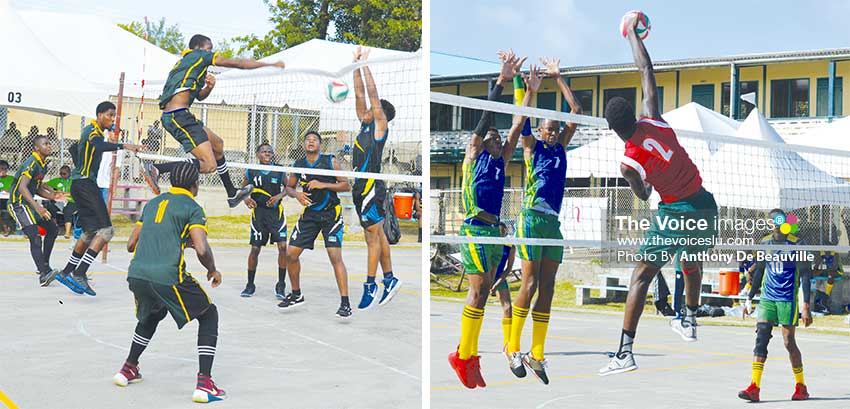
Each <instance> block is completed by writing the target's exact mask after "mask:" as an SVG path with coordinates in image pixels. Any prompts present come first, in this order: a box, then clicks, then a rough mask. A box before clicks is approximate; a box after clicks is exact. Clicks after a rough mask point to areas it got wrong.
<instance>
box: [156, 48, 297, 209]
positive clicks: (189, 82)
mask: <svg viewBox="0 0 850 409" xmlns="http://www.w3.org/2000/svg"><path fill="white" fill-rule="evenodd" d="M212 48H213V44H212V40H210V38H209V37H207V36H204V35H201V34H195V35H194V36H192V39H191V40H189V49H187V50H184V51H183V57H182V58H181V59H180V61H178V62H177V64H175V65H174V68H172V69H171V72H169V73H168V79H167V80H166V81H165V88H164V89H163V90H162V95H160V97H159V108H160V109H161V110H162V118H161V120H162V125H163V127H165V129H166V130H167V131H168V133H170V134H171V136H173V137H174V139H176V140H177V142H180V145H181V146H182V147H183V150H184V151H185V152H186V153H191V154H192V155H193V156H194V157H195V159H194V160H192V161H191V163H192V164H193V165H194V166H195V167H196V168H198V170H199V172H200V173H212V172H216V173H218V176H219V177H220V178H221V182H222V183H223V184H224V189H225V190H226V191H227V204H228V205H229V206H230V207H236V206H237V205H239V203H240V202H241V201H242V200H244V199H245V198H246V197H248V195H250V194H251V191H252V190H253V189H254V186H253V185H250V184H249V185H246V186H244V187H242V188H241V189H236V187H234V186H233V182H232V181H231V180H230V174H229V173H228V172H227V162H226V161H225V159H224V141H223V140H222V139H221V137H219V136H218V135H216V133H215V132H213V131H212V130H210V129H209V128H207V127H206V126H205V125H204V123H203V122H201V121H199V120H198V119H197V118H195V116H194V115H192V113H191V112H189V107H191V106H192V103H193V102H195V100H196V99H197V100H198V101H203V100H205V99H206V98H207V97H208V96H209V95H210V93H211V92H212V90H213V88H214V87H215V77H214V76H212V75H210V74H207V69H208V68H209V67H210V66H211V65H214V66H216V67H228V68H239V69H243V70H253V69H256V68H262V67H278V68H281V69H283V68H284V67H285V64H284V63H283V61H278V62H275V63H266V62H261V61H255V60H250V59H244V58H226V57H222V56H221V54H220V53H214V52H213V51H212ZM182 162H183V161H179V162H168V163H160V164H155V165H154V164H150V163H146V164H145V165H144V166H143V169H142V175H143V176H144V178H145V181H146V182H147V183H148V185H150V187H151V189H152V190H153V191H154V193H156V194H159V193H160V188H159V183H158V181H159V175H160V174H162V173H169V172H171V171H172V170H173V169H174V167H175V166H176V165H177V164H179V163H182Z"/></svg>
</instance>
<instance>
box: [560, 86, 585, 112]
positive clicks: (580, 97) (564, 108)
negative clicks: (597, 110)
mask: <svg viewBox="0 0 850 409" xmlns="http://www.w3.org/2000/svg"><path fill="white" fill-rule="evenodd" d="M573 95H575V96H576V99H578V103H579V104H581V112H582V115H591V114H592V113H593V90H592V89H583V90H581V91H573ZM561 112H572V110H571V109H570V105H569V104H567V99H566V98H561Z"/></svg>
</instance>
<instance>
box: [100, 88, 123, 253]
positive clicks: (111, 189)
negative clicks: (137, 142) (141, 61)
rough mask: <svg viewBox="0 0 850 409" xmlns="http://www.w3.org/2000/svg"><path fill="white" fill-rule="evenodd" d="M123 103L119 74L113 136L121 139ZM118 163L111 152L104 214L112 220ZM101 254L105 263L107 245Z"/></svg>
mask: <svg viewBox="0 0 850 409" xmlns="http://www.w3.org/2000/svg"><path fill="white" fill-rule="evenodd" d="M123 102H124V72H123V71H122V72H121V77H120V78H119V79H118V103H117V104H116V105H117V107H116V109H115V130H114V131H113V133H114V134H117V135H118V137H119V138H120V137H121V105H122V104H123ZM117 161H118V152H117V151H113V152H112V164H111V166H109V173H110V180H109V192H108V193H107V200H106V213H107V214H108V215H109V217H110V218H112V196H113V194H114V193H115V185H116V184H117V182H118V173H116V172H115V163H116V162H117ZM100 254H101V262H103V263H106V255H107V254H109V243H106V245H104V246H103V251H101V252H100Z"/></svg>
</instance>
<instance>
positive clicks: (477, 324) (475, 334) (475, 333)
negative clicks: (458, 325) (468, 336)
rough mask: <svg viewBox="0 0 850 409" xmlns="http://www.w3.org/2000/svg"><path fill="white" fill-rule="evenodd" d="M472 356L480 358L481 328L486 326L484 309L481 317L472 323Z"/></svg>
mask: <svg viewBox="0 0 850 409" xmlns="http://www.w3.org/2000/svg"><path fill="white" fill-rule="evenodd" d="M472 325H473V327H472V352H471V355H472V356H478V338H480V337H481V326H482V325H484V309H483V308H482V309H481V316H480V317H479V318H478V319H477V320H475V321H474V322H473V323H472Z"/></svg>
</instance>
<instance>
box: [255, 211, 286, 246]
mask: <svg viewBox="0 0 850 409" xmlns="http://www.w3.org/2000/svg"><path fill="white" fill-rule="evenodd" d="M250 242H251V245H252V246H258V247H260V246H265V245H266V244H268V243H280V242H286V214H284V212H283V206H278V208H276V209H275V208H272V209H269V208H267V207H260V206H257V207H256V208H254V209H253V210H251V240H250Z"/></svg>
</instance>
